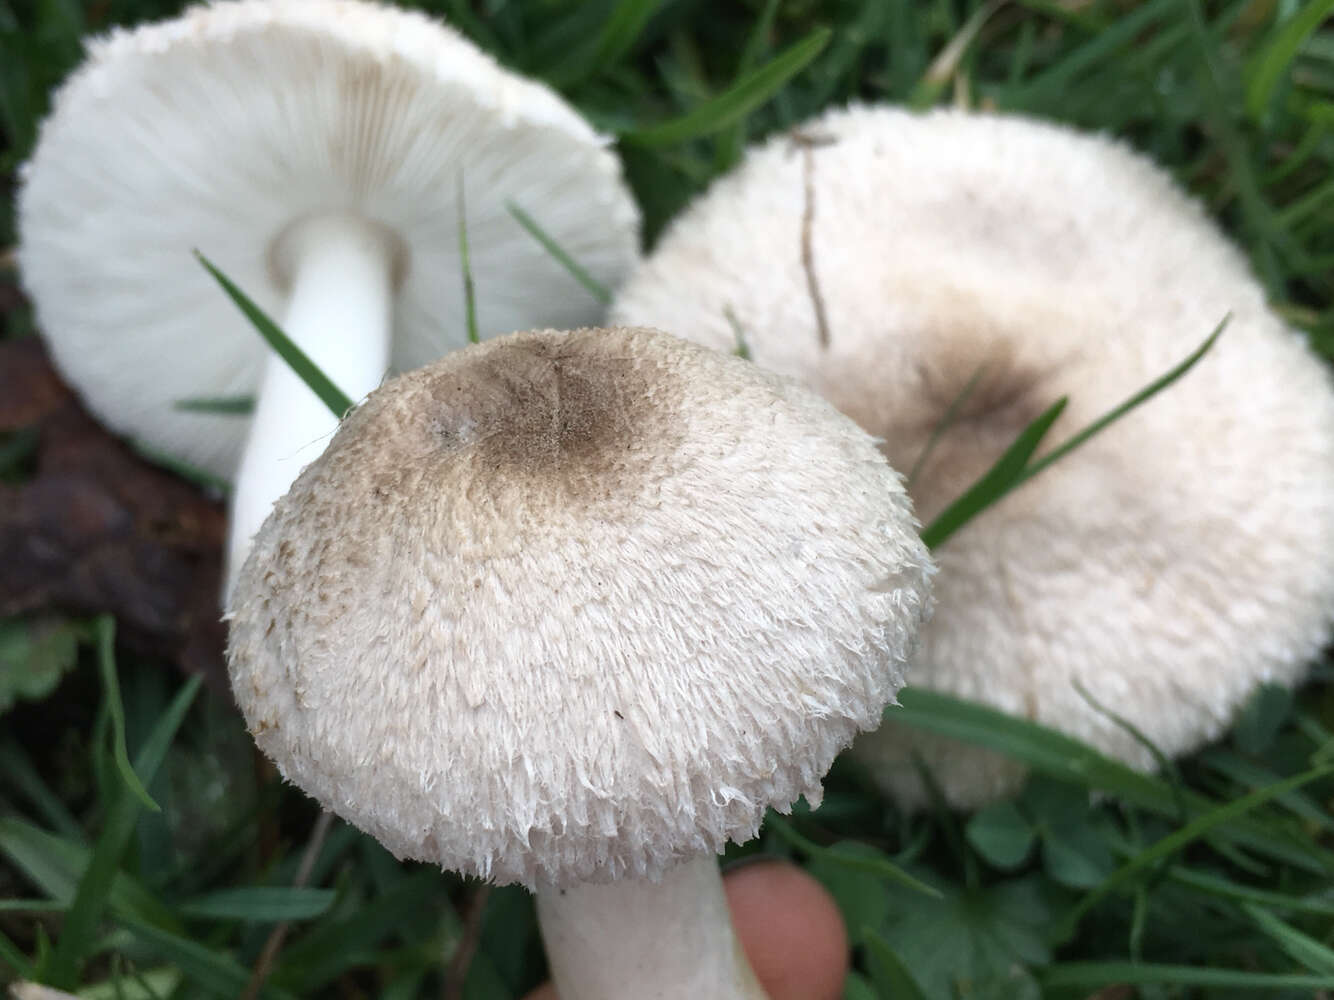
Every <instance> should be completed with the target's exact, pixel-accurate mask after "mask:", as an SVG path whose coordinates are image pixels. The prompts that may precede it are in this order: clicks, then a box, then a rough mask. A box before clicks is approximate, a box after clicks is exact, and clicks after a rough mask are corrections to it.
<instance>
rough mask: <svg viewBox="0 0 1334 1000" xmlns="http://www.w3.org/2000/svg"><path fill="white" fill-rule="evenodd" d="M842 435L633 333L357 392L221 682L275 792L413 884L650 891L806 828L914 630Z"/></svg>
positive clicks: (817, 411) (893, 535) (867, 478)
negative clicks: (800, 820) (424, 864)
mask: <svg viewBox="0 0 1334 1000" xmlns="http://www.w3.org/2000/svg"><path fill="white" fill-rule="evenodd" d="M914 527H915V526H914V522H913V519H912V515H911V511H910V506H909V503H908V500H907V497H906V495H905V494H904V492H903V489H902V486H901V484H900V480H899V476H898V475H897V473H895V472H894V471H893V470H892V469H891V468H890V467H889V466H888V465H887V464H886V463H885V461H884V459H883V457H882V456H881V455H880V454H879V452H878V451H877V450H876V447H875V443H874V441H873V439H871V438H870V437H869V436H868V435H866V434H865V433H864V432H863V431H861V430H860V429H858V428H857V427H856V426H855V425H854V424H853V423H852V421H850V420H848V419H847V418H845V417H843V416H841V415H840V414H838V413H837V411H835V410H834V408H833V407H832V406H830V405H829V404H828V403H826V402H824V401H823V400H821V399H819V398H818V397H817V396H815V395H814V394H812V393H810V392H809V391H808V390H806V389H803V388H801V387H800V386H798V385H796V384H795V383H792V382H790V381H789V380H786V379H781V378H779V377H777V376H774V375H772V374H770V373H767V372H764V371H762V370H761V369H760V368H758V367H756V366H754V365H750V364H748V363H746V362H743V361H741V360H740V359H737V358H733V357H729V356H726V355H723V354H719V353H716V352H712V351H707V350H704V349H702V348H700V347H697V346H695V345H693V344H687V343H685V342H684V341H680V340H678V339H676V338H674V337H669V336H667V335H666V334H662V333H659V332H656V331H647V330H626V329H612V330H595V329H585V330H579V331H575V332H572V333H565V332H555V331H543V332H537V333H522V334H515V335H513V336H509V337H504V338H500V339H497V340H492V341H489V342H487V343H485V344H482V345H480V346H477V347H472V348H469V349H467V350H465V351H462V352H459V353H457V354H455V355H452V356H450V357H448V358H446V359H444V360H443V361H440V362H438V363H436V364H434V365H431V366H428V367H427V368H424V369H422V370H420V371H417V372H413V373H411V374H408V375H404V376H402V377H399V378H397V379H394V380H392V381H391V382H389V383H388V384H387V385H386V386H385V387H384V388H382V389H379V390H377V391H376V392H374V393H372V394H371V395H370V397H369V399H368V400H367V402H366V403H365V404H364V405H363V406H361V407H359V408H358V409H357V410H355V411H354V412H353V413H352V414H351V416H350V417H348V419H347V420H345V421H344V423H343V425H342V427H341V428H340V429H339V431H338V433H337V435H336V436H335V437H334V439H333V441H332V443H331V444H330V445H329V447H328V449H327V450H326V451H325V452H324V454H323V455H322V456H321V457H320V458H319V459H318V460H317V461H316V462H314V463H312V464H311V465H310V466H309V467H308V468H307V469H306V470H305V471H304V472H303V473H302V474H301V476H300V477H299V478H298V479H297V481H296V483H295V484H294V485H293V487H292V489H291V491H290V492H289V493H288V494H287V496H285V497H284V498H283V499H282V500H280V501H279V502H278V504H277V505H276V507H275V509H274V513H273V515H272V516H271V517H270V518H269V520H268V521H267V522H266V523H265V525H264V527H263V528H262V530H261V531H260V533H259V535H258V536H257V537H256V540H255V546H254V549H253V551H252V553H251V556H250V558H249V559H248V560H247V562H246V564H245V566H244V568H243V569H242V573H241V577H240V580H239V583H238V588H237V593H236V602H235V612H234V616H233V620H232V623H231V639H230V647H229V650H228V661H229V665H230V669H231V676H232V686H233V690H234V692H235V694H236V698H237V700H238V702H239V703H240V705H241V707H242V710H243V711H244V713H245V716H246V719H247V721H248V723H249V725H250V729H251V732H252V733H253V734H254V736H255V739H256V741H257V742H258V744H259V746H260V747H261V748H262V749H263V750H264V751H265V752H266V753H267V754H269V755H270V756H271V757H272V758H273V759H274V761H275V762H276V763H277V765H278V767H279V769H280V770H281V771H282V773H283V774H284V775H285V777H286V778H288V779H289V780H291V781H293V782H295V783H296V784H298V785H300V786H301V787H302V788H304V789H305V790H306V791H307V792H309V793H310V794H311V795H313V796H314V797H315V798H316V799H318V800H319V801H320V802H321V803H322V804H324V805H325V806H326V807H327V808H329V809H332V810H333V811H335V812H337V813H338V814H340V815H342V816H343V817H345V818H346V819H348V820H349V821H350V822H352V823H354V824H356V825H357V826H359V827H361V828H362V829H363V830H366V831H367V832H368V833H370V834H372V835H373V836H375V837H376V838H377V839H379V840H380V841H381V842H382V843H383V844H384V845H385V846H386V847H388V848H389V849H390V850H391V851H393V852H394V853H395V854H396V855H399V856H400V857H408V858H416V859H421V860H427V861H432V862H437V863H439V864H441V865H442V866H445V867H447V868H451V869H455V870H458V871H461V872H465V873H471V874H476V875H480V876H483V877H487V878H491V879H494V880H496V881H497V882H523V883H525V884H527V885H529V886H530V887H533V886H536V885H538V884H542V885H548V886H550V885H554V886H558V887H559V886H565V885H569V884H572V883H575V882H581V881H599V882H603V881H609V880H612V879H616V878H620V877H625V876H630V877H647V878H658V877H659V876H660V875H661V874H662V873H663V872H664V871H666V870H667V869H668V868H670V867H672V866H673V865H674V864H676V863H677V862H681V861H683V860H684V859H686V858H689V857H691V856H698V855H699V854H700V853H702V852H717V851H718V850H720V849H721V848H722V847H723V845H724V843H725V842H726V841H727V840H728V839H729V838H730V839H746V838H749V837H750V836H752V835H753V834H754V833H755V831H756V830H757V828H758V826H759V823H760V821H761V819H762V817H763V814H764V811H765V809H766V808H768V807H771V806H772V807H774V808H777V809H781V810H786V809H787V808H788V807H789V805H790V804H791V803H792V802H793V801H794V800H795V799H796V798H797V797H798V796H799V795H805V796H807V798H808V799H809V800H810V801H812V802H818V801H819V798H820V793H821V786H820V782H821V779H822V777H823V775H824V773H825V771H826V769H827V768H828V766H829V764H830V762H831V761H832V760H833V757H834V755H835V754H836V753H837V752H838V751H839V750H840V749H841V748H842V747H844V746H846V745H847V744H848V743H849V742H850V741H851V739H852V737H853V735H854V734H855V733H856V732H858V731H859V730H864V729H867V728H869V727H871V726H874V725H875V724H877V723H878V722H879V718H880V713H881V711H882V709H883V708H884V706H885V705H886V704H887V703H888V702H889V701H891V700H892V698H893V696H894V693H895V692H896V691H897V690H898V687H899V684H900V681H901V676H902V671H903V669H904V664H905V659H906V657H907V655H908V654H909V652H910V650H911V647H912V645H913V641H914V636H915V633H916V631H917V626H918V623H919V621H920V620H921V618H922V616H923V614H924V613H925V610H926V608H927V604H928V581H929V576H930V573H931V564H930V557H929V555H928V554H927V552H926V551H925V548H924V547H923V546H922V544H921V541H920V539H919V538H918V537H917V535H916V532H915V530H914Z"/></svg>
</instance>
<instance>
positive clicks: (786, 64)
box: [621, 28, 832, 148]
mask: <svg viewBox="0 0 1334 1000" xmlns="http://www.w3.org/2000/svg"><path fill="white" fill-rule="evenodd" d="M831 35H832V32H830V30H829V29H828V28H819V29H817V30H816V31H813V32H811V33H810V34H809V35H807V36H806V37H805V38H803V39H802V40H801V41H799V42H797V43H795V44H793V45H791V46H789V47H788V48H786V49H784V50H783V51H782V52H780V53H779V54H778V55H776V56H774V58H772V59H770V60H769V61H768V62H767V63H765V64H764V65H763V66H760V67H759V68H758V69H755V70H753V71H751V72H750V73H747V74H745V75H744V76H742V77H741V79H739V80H737V81H736V83H734V84H732V86H731V87H729V88H728V89H727V90H725V91H723V92H722V93H721V94H719V95H718V96H717V97H714V98H710V99H709V100H707V101H705V102H704V103H703V104H700V105H699V106H698V107H696V108H695V109H694V110H692V111H689V112H687V113H686V114H684V115H682V116H681V117H680V118H676V119H673V120H671V121H666V122H662V123H661V124H658V125H650V126H648V127H647V128H640V129H636V130H634V131H633V132H627V133H625V134H624V135H622V137H621V138H623V139H624V140H625V141H626V142H632V143H634V144H635V145H637V146H646V147H649V148H656V147H661V146H676V145H680V144H681V143H683V142H686V141H688V140H690V139H697V138H699V137H700V136H704V135H710V134H711V133H714V132H717V131H720V130H721V129H724V128H726V127H727V126H728V125H731V124H733V123H734V122H736V121H739V120H740V119H741V118H743V117H745V116H746V115H748V114H750V112H751V111H753V110H755V109H756V108H757V107H759V106H760V105H761V104H763V103H764V102H765V101H767V100H769V98H771V97H772V96H773V95H774V94H775V93H777V92H778V91H779V90H780V89H782V87H783V85H784V84H786V83H787V82H788V81H789V80H791V79H792V78H793V77H794V76H796V75H797V74H798V73H800V72H801V71H802V70H803V69H805V68H806V67H807V66H808V65H809V64H810V63H811V61H812V60H814V59H815V57H816V56H818V55H819V54H820V53H821V52H822V51H824V48H825V46H826V45H828V44H829V39H830V37H831Z"/></svg>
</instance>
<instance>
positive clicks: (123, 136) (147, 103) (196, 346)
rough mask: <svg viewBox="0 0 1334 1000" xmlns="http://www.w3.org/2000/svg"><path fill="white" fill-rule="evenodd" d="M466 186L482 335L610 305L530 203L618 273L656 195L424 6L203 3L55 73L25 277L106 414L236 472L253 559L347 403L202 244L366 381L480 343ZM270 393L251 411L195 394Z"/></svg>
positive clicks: (108, 41)
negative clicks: (293, 358) (283, 356)
mask: <svg viewBox="0 0 1334 1000" xmlns="http://www.w3.org/2000/svg"><path fill="white" fill-rule="evenodd" d="M461 183H466V184H467V193H468V199H467V211H468V216H467V219H466V224H467V234H468V238H469V242H470V258H471V263H472V267H473V271H474V273H475V274H476V275H477V276H478V279H479V280H478V282H477V284H478V297H477V317H478V324H479V327H480V330H481V332H482V333H483V334H484V335H490V334H494V333H498V332H505V331H509V330H514V329H521V328H523V327H526V326H530V325H532V324H533V323H534V322H539V321H540V322H549V323H557V324H578V323H584V322H590V321H593V320H595V319H596V318H597V316H598V314H599V312H600V311H601V307H600V306H599V304H598V303H597V302H595V301H594V300H593V299H592V298H591V297H590V296H589V295H588V294H587V293H586V292H585V291H584V290H583V289H582V288H581V287H580V286H579V285H578V284H577V283H576V282H575V281H574V279H572V278H571V277H570V276H569V274H568V273H567V272H566V271H565V270H564V269H563V268H562V266H561V264H560V263H558V262H557V261H556V260H554V259H553V258H552V257H551V256H550V255H549V254H548V253H547V251H546V250H544V249H543V248H542V247H541V246H540V245H539V244H538V243H536V242H535V241H534V240H533V239H532V238H531V236H529V235H528V234H527V233H525V232H524V231H523V229H522V228H521V227H520V225H519V224H518V223H517V222H516V221H515V220H514V219H513V218H512V217H511V216H510V214H509V211H508V209H507V207H506V203H507V201H509V200H513V201H514V202H515V203H517V204H518V205H520V206H523V207H526V208H527V210H528V211H529V212H530V213H532V214H534V215H536V216H537V218H538V219H539V221H540V222H541V223H542V225H543V227H544V228H545V229H546V230H547V231H548V232H549V233H550V234H551V235H552V236H553V237H554V238H555V239H556V240H557V241H558V242H559V243H560V244H561V245H562V246H563V247H564V248H565V249H566V250H567V251H569V252H570V253H571V254H572V255H574V256H575V257H576V258H577V259H579V261H580V262H581V264H582V265H583V266H584V267H585V268H586V269H587V270H588V271H590V272H591V273H592V274H593V275H594V276H595V277H596V278H597V279H598V280H600V281H602V282H605V283H607V284H615V283H616V282H617V281H618V280H619V279H620V278H621V277H622V275H623V274H624V273H625V272H626V271H627V270H628V268H629V267H630V265H631V263H632V262H633V260H634V259H635V256H636V253H637V228H638V215H637V210H636V208H635V205H634V203H633V201H632V199H631V197H630V194H629V192H628V191H627V189H626V188H625V186H624V185H623V184H622V183H621V180H620V168H619V164H618V161H617V159H616V157H615V156H614V154H613V153H612V151H611V150H609V149H608V148H607V140H606V139H605V138H603V137H601V136H599V135H598V134H596V133H595V132H594V131H593V129H592V128H590V127H589V125H588V124H587V123H586V122H585V121H584V120H583V119H582V118H580V117H579V115H578V114H577V113H576V112H575V111H574V110H573V109H571V108H570V107H568V106H567V105H566V104H565V103H564V102H563V101H562V100H561V99H560V98H559V97H558V96H557V95H556V94H555V93H554V92H552V91H551V90H550V89H548V88H547V87H545V86H543V85H541V84H538V83H535V82H533V81H529V80H525V79H522V78H520V77H517V76H515V75H513V74H511V73H508V72H506V71H505V70H503V69H501V68H500V67H499V66H497V65H496V63H495V62H494V61H493V60H492V59H491V58H490V57H489V56H487V55H485V54H483V53H482V52H480V51H479V50H477V49H476V48H475V47H474V46H473V45H472V44H471V43H470V42H468V41H467V40H466V39H464V38H463V37H462V36H460V35H458V34H456V33H455V32H454V31H452V30H450V29H449V28H447V27H445V26H443V25H441V24H438V23H436V22H434V21H432V20H430V19H428V18H426V17H424V16H423V15H421V14H419V13H415V12H411V11H405V10H397V9H394V8H391V7H382V6H379V5H376V4H371V3H364V2H360V0H240V2H220V3H215V4H213V5H211V6H207V7H195V8H193V9H191V10H189V11H187V12H186V13H185V14H184V15H182V16H181V17H179V18H177V19H175V20H172V21H167V22H163V23H160V24H152V25H148V26H144V27H140V28H137V29H135V30H132V31H126V30H117V31H114V32H112V33H111V34H110V35H107V36H106V37H103V38H99V39H95V40H94V41H92V42H91V43H90V45H89V55H88V58H87V61H86V62H85V63H84V64H83V66H82V67H81V68H80V69H79V70H78V71H77V72H76V73H75V74H74V75H73V76H71V77H70V79H69V80H67V81H66V82H65V84H64V85H63V86H62V87H61V88H60V89H59V90H58V91H57V93H56V94H55V97H54V110H53V113H52V114H51V116H50V117H49V118H48V120H47V121H46V122H45V123H44V125H43V127H42V130H41V135H40V139H39V142H38V144H37V148H36V150H35V152H34V153H33V156H32V159H31V161H30V162H29V163H28V164H27V165H26V168H25V170H24V172H23V186H22V190H21V191H20V194H19V201H18V222H19V232H20V238H21V248H20V255H19V260H20V265H21V268H22V272H23V281H24V284H25V285H26V287H27V289H28V291H29V292H30V294H31V296H32V299H33V301H34V303H35V306H36V311H37V317H38V320H39V323H40V325H41V327H42V329H43V331H44V333H45V334H46V337H47V339H48V341H49V343H50V345H51V349H52V353H53V355H54V358H55V361H56V363H57V365H58V366H59V368H60V370H61V372H62V373H63V374H64V375H65V376H66V377H67V378H68V379H69V381H70V382H71V383H73V385H74V386H75V387H76V388H77V389H78V391H79V392H80V393H81V394H82V396H83V397H84V399H85V401H86V402H87V404H88V405H89V407H90V408H91V409H92V411H93V412H94V413H95V414H97V415H98V416H99V417H100V418H101V419H102V420H103V421H105V422H106V423H107V424H108V425H110V426H111V427H113V428H114V429H115V430H117V431H119V432H121V433H124V434H127V435H130V436H131V437H133V438H135V439H137V440H138V441H140V442H142V443H144V444H147V445H149V446H151V447H152V448H153V449H156V450H158V451H161V452H165V453H167V454H169V455H171V456H173V457H176V458H178V459H183V460H185V461H186V462H188V463H191V464H193V465H195V466H197V467H199V468H201V469H203V470H205V471H207V472H209V473H212V474H214V475H217V476H221V477H224V478H230V477H233V476H235V490H234V496H233V502H232V524H231V529H230V531H231V539H230V542H229V552H228V555H229V565H230V567H231V568H230V571H229V578H230V577H231V576H234V573H235V571H236V570H237V569H238V568H239V566H240V563H241V559H242V556H243V554H244V552H245V549H246V547H247V545H248V544H249V540H250V537H251V535H252V534H253V533H254V531H255V530H256V529H257V528H258V526H259V524H260V522H261V521H262V520H263V518H264V516H265V515H266V514H267V513H268V510H269V508H270V506H271V505H272V503H273V500H274V499H276V498H277V497H278V496H279V495H281V493H282V492H283V491H284V490H285V489H286V488H287V486H288V485H289V484H290V483H291V481H292V479H293V478H294V477H295V475H296V473H297V472H298V471H299V470H300V468H301V467H302V466H303V465H304V464H305V463H306V462H308V461H309V460H310V459H311V458H313V457H314V456H315V455H316V454H318V453H319V450H320V448H321V447H322V446H323V444H324V443H325V441H326V440H327V438H328V435H329V434H330V433H331V432H332V431H333V429H334V427H335V426H336V425H337V420H336V418H335V417H334V416H333V415H332V414H330V413H329V412H328V410H327V408H326V407H325V405H324V404H323V403H321V402H320V401H319V400H318V399H317V398H316V396H315V395H314V394H313V393H312V392H310V391H309V390H308V389H307V388H306V386H305V384H304V383H303V382H301V381H300V380H299V379H298V378H297V377H296V376H295V375H293V374H292V372H291V371H290V370H289V369H288V367H287V366H286V365H285V364H283V363H282V361H280V360H279V359H278V358H277V357H276V355H273V354H272V353H271V352H269V351H268V350H267V349H266V348H265V346H264V343H263V341H262V340H261V339H260V338H259V337H258V335H257V334H256V333H255V331H254V330H253V329H252V328H251V327H250V325H249V324H248V322H247V321H246V319H245V318H244V317H243V316H242V315H241V314H240V313H239V312H238V311H237V310H236V308H235V307H234V306H233V305H232V303H231V302H230V301H228V300H227V299H226V298H225V297H224V296H223V295H222V293H221V292H220V290H219V289H218V287H217V286H216V284H215V283H214V282H213V279H212V278H210V277H209V276H208V275H207V274H206V273H205V272H204V271H203V270H202V269H201V268H200V266H199V264H198V262H196V261H195V260H194V258H193V257H192V256H191V250H192V249H195V248H198V249H199V250H201V251H202V252H203V253H205V254H206V255H208V256H209V257H210V258H211V259H212V260H213V261H215V262H216V263H217V264H218V265H219V266H220V267H221V268H222V270H223V271H224V272H226V273H227V274H228V275H229V276H230V277H231V278H232V279H234V280H235V281H236V283H237V284H238V285H240V286H241V287H242V288H243V289H245V290H246V291H247V292H248V293H249V294H250V295H251V296H252V297H253V298H254V299H255V300H256V301H257V303H258V304H259V305H260V306H261V307H262V308H263V309H265V310H266V311H268V312H269V313H270V314H271V315H274V316H275V317H276V318H278V319H279V320H280V321H281V322H282V323H283V325H284V326H285V328H286V332H287V333H288V335H289V336H290V337H291V338H292V339H293V340H295V341H296V343H297V345H298V346H299V347H301V348H302V349H303V350H304V351H305V352H306V353H307V354H308V355H310V356H311V357H312V358H313V359H314V360H315V362H316V363H317V364H318V365H319V366H320V367H321V368H322V369H323V370H324V371H325V373H326V374H328V375H329V376H330V377H331V379H332V380H333V381H334V383H335V384H336V385H338V386H339V387H340V388H341V389H342V390H343V391H344V392H345V393H347V394H348V395H349V396H350V397H351V398H353V399H358V398H360V397H361V396H363V395H364V394H365V393H366V392H368V391H369V390H370V389H371V388H373V387H374V386H375V385H377V384H378V383H379V382H380V380H381V378H382V377H383V376H384V374H385V371H386V369H389V368H396V369H406V368H412V367H415V366H417V365H420V364H422V363H424V362H425V361H427V360H429V359H432V358H435V357H437V356H439V355H440V354H441V353H443V352H444V351H446V350H448V349H451V348H454V347H458V346H461V345H462V344H463V343H464V342H465V341H466V339H467V338H466V333H465V329H464V327H465V324H464V306H463V290H462V279H461V268H460V264H459V254H458V245H459V218H458V214H459V207H460V206H459V205H458V204H457V200H458V198H459V195H458V191H459V187H460V184H461ZM590 220H596V221H595V222H594V221H590ZM501 276H503V280H502V278H501ZM256 392H258V401H257V403H256V406H255V413H254V417H253V420H251V421H245V420H240V419H237V418H236V417H235V416H228V415H220V414H218V413H208V412H183V411H181V410H180V409H179V408H178V403H179V402H180V401H182V400H188V399H199V398H215V397H234V396H242V395H249V394H253V393H256Z"/></svg>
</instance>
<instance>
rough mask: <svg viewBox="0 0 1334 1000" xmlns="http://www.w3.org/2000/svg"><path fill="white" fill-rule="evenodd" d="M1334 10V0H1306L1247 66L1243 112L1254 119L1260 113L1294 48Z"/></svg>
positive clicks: (1308, 36)
mask: <svg viewBox="0 0 1334 1000" xmlns="http://www.w3.org/2000/svg"><path fill="white" fill-rule="evenodd" d="M1331 14H1334V0H1308V2H1307V3H1304V4H1302V5H1300V6H1298V7H1297V8H1296V12H1295V13H1294V14H1293V16H1292V17H1291V18H1290V19H1289V20H1288V21H1287V23H1285V24H1284V25H1283V26H1282V27H1281V28H1279V29H1278V31H1277V32H1276V33H1275V34H1274V37H1273V38H1272V39H1270V41H1269V43H1268V44H1267V45H1265V47H1264V48H1263V49H1261V50H1260V51H1259V52H1257V53H1256V54H1255V55H1253V56H1252V57H1251V59H1250V61H1249V63H1247V66H1246V76H1247V77H1248V79H1249V82H1248V84H1247V86H1246V113H1247V114H1249V115H1250V116H1251V117H1252V118H1254V119H1257V120H1258V119H1259V118H1261V117H1263V115H1264V113H1265V111H1266V110H1267V109H1268V108H1269V102H1270V100H1271V99H1272V98H1273V96H1274V91H1275V90H1277V89H1278V85H1279V81H1280V80H1282V78H1283V74H1284V73H1286V72H1287V69H1288V67H1289V66H1290V65H1291V64H1292V61H1293V59H1295V58H1296V57H1297V50H1298V49H1300V48H1301V47H1302V45H1303V44H1304V43H1305V42H1306V40H1307V39H1308V38H1310V37H1311V35H1312V34H1314V33H1315V30H1316V29H1317V28H1318V27H1320V25H1321V23H1322V22H1323V21H1324V20H1325V18H1327V17H1329V16H1330V15H1331Z"/></svg>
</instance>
